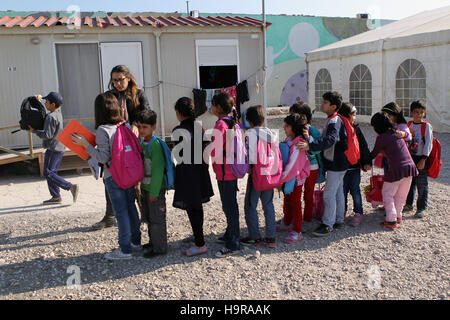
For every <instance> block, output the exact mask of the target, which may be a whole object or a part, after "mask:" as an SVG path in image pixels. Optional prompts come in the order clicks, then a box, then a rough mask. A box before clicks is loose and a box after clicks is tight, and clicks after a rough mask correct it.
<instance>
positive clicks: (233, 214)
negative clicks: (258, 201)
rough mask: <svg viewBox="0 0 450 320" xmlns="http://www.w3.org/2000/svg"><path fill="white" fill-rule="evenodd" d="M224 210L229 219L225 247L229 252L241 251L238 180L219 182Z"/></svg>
mask: <svg viewBox="0 0 450 320" xmlns="http://www.w3.org/2000/svg"><path fill="white" fill-rule="evenodd" d="M217 185H218V187H219V193H220V200H221V201H222V210H223V212H224V213H225V216H226V217H227V231H226V232H225V247H226V248H227V249H229V250H233V251H234V250H239V249H240V241H241V239H240V229H239V207H238V203H237V200H236V196H237V191H238V186H237V180H223V181H221V180H217Z"/></svg>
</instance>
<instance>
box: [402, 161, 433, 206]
mask: <svg viewBox="0 0 450 320" xmlns="http://www.w3.org/2000/svg"><path fill="white" fill-rule="evenodd" d="M412 158H413V160H414V163H415V164H416V165H417V164H418V163H419V161H420V160H421V159H422V158H421V157H420V156H412ZM427 171H428V164H427V162H426V161H425V168H423V170H419V175H418V176H417V177H413V178H412V182H411V188H410V189H409V193H408V198H407V200H406V204H407V205H409V206H412V205H413V202H414V197H415V195H416V186H417V193H418V196H417V212H420V211H423V210H427V207H428V173H427Z"/></svg>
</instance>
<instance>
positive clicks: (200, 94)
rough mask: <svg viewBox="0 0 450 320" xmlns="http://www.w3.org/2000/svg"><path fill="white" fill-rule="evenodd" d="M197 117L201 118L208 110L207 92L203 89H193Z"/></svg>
mask: <svg viewBox="0 0 450 320" xmlns="http://www.w3.org/2000/svg"><path fill="white" fill-rule="evenodd" d="M192 93H193V94H194V107H195V116H196V117H198V116H201V115H202V114H204V113H205V112H206V110H207V108H206V91H205V90H202V89H193V90H192Z"/></svg>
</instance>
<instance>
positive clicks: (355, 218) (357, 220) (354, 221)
mask: <svg viewBox="0 0 450 320" xmlns="http://www.w3.org/2000/svg"><path fill="white" fill-rule="evenodd" d="M362 218H363V215H362V214H361V213H355V215H354V216H353V218H352V221H351V222H350V225H351V226H352V227H357V226H359V225H360V224H361V221H362Z"/></svg>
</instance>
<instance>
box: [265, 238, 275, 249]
mask: <svg viewBox="0 0 450 320" xmlns="http://www.w3.org/2000/svg"><path fill="white" fill-rule="evenodd" d="M263 241H264V243H265V244H266V245H267V246H268V247H269V248H276V247H277V242H276V239H275V238H264V239H263Z"/></svg>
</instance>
